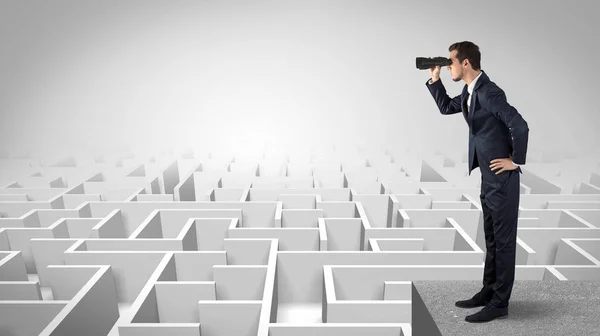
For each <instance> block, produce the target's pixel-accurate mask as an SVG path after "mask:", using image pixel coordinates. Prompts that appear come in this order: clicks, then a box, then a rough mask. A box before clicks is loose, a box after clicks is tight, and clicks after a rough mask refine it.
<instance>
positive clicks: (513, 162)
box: [512, 161, 522, 167]
mask: <svg viewBox="0 0 600 336" xmlns="http://www.w3.org/2000/svg"><path fill="white" fill-rule="evenodd" d="M512 164H514V165H515V166H517V167H518V166H522V165H520V164H516V163H515V162H514V161H513V163H512Z"/></svg>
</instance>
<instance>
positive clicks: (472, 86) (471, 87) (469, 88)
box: [467, 71, 483, 94]
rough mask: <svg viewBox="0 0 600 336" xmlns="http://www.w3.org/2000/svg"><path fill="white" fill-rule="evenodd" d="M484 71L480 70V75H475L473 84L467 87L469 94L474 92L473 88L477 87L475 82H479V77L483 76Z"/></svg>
mask: <svg viewBox="0 0 600 336" xmlns="http://www.w3.org/2000/svg"><path fill="white" fill-rule="evenodd" d="M482 73H483V71H479V75H477V77H475V79H473V81H472V82H471V84H469V86H468V87H467V91H469V94H472V93H473V88H474V87H475V83H477V80H478V79H479V77H481V74H482Z"/></svg>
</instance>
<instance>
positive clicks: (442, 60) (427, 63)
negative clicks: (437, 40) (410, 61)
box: [417, 57, 452, 70]
mask: <svg viewBox="0 0 600 336" xmlns="http://www.w3.org/2000/svg"><path fill="white" fill-rule="evenodd" d="M450 64H452V61H451V60H450V59H449V58H446V57H433V58H429V57H417V69H419V70H427V69H430V68H433V67H436V66H438V65H439V66H448V65H450Z"/></svg>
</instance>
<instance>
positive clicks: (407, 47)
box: [0, 0, 600, 156]
mask: <svg viewBox="0 0 600 336" xmlns="http://www.w3.org/2000/svg"><path fill="white" fill-rule="evenodd" d="M523 3H524V4H523ZM598 6H599V5H598V4H595V1H560V2H559V1H523V2H521V1H514V0H511V1H463V0H449V1H448V0H446V1H440V0H431V1H347V0H344V1H341V0H340V1H295V2H291V1H268V2H266V1H252V2H250V1H181V0H180V1H148V0H146V1H141V0H135V1H117V0H110V1H106V0H104V1H89V0H83V1H82V0H70V1H65V0H58V1H57V0H53V1H22V0H11V1H7V0H2V1H1V2H0V113H1V122H0V132H1V134H0V141H1V147H0V150H5V151H6V150H8V151H10V152H13V151H21V150H31V151H33V152H34V153H45V154H49V153H52V155H54V154H53V153H55V152H56V153H58V152H61V153H62V152H69V151H81V150H88V149H89V150H94V151H96V150H101V151H102V150H112V149H124V148H125V149H128V148H129V149H132V150H136V151H137V150H144V151H150V152H152V151H155V150H160V149H162V148H165V146H173V147H176V148H180V147H192V148H212V147H219V146H220V147H224V148H225V149H239V148H246V149H247V148H248V146H253V145H257V144H258V142H253V139H258V140H274V141H279V140H281V141H282V142H285V143H289V144H293V145H300V146H304V145H305V144H306V143H307V142H308V141H309V140H313V141H316V142H317V143H318V142H320V141H324V140H329V139H335V140H341V141H342V142H352V141H359V142H371V141H378V142H380V143H384V144H387V145H389V146H392V147H393V146H397V145H400V146H403V145H405V144H406V143H407V142H408V143H410V144H411V145H415V146H417V145H418V146H420V147H422V148H440V149H445V148H459V149H461V150H464V151H466V149H467V141H468V134H467V131H468V129H467V125H466V123H465V121H464V119H463V117H462V116H461V115H460V114H458V115H453V116H442V115H441V114H440V113H439V111H438V109H437V107H436V105H435V102H434V101H433V99H432V97H431V95H430V93H429V91H428V90H427V88H426V87H425V81H426V80H427V79H428V78H429V72H428V71H426V70H425V71H422V70H417V69H416V68H415V57H417V56H446V57H447V56H448V55H449V52H448V47H449V45H450V44H452V43H453V42H457V41H463V40H470V41H473V42H475V43H476V44H478V45H479V47H480V50H481V52H482V69H483V70H484V71H486V72H487V73H488V75H489V76H490V78H491V80H492V81H494V82H496V83H497V84H498V85H499V86H500V87H501V88H502V89H503V90H504V91H505V92H506V95H507V98H508V100H509V103H511V105H513V106H515V107H516V108H517V110H518V111H519V112H520V113H521V114H522V115H523V116H524V118H525V119H526V120H527V122H528V123H529V127H530V142H529V151H538V150H545V151H550V152H556V154H557V155H561V153H562V152H563V151H574V152H575V153H579V154H584V155H593V156H598V153H600V150H599V149H598V148H597V147H596V146H597V145H598V144H600V137H599V135H598V133H597V129H598V127H599V125H600V116H599V115H600V111H599V108H598V105H597V99H598V92H599V91H598V90H599V89H598V88H599V87H598V81H597V78H598V64H597V60H598V59H600V53H599V51H600V48H599V45H600V42H599V40H600V39H598V38H597V36H594V35H595V32H596V33H597V32H598V31H600V24H599V22H598V21H599V19H598V17H597V14H596V13H597V12H598V10H597V9H598ZM441 78H442V82H443V83H444V85H445V86H446V88H447V91H448V93H449V94H450V95H451V96H455V95H458V94H460V92H461V90H462V87H463V85H464V82H460V83H454V82H452V80H451V78H450V76H449V73H448V71H447V70H446V69H443V70H442V76H441ZM244 146H246V147H244Z"/></svg>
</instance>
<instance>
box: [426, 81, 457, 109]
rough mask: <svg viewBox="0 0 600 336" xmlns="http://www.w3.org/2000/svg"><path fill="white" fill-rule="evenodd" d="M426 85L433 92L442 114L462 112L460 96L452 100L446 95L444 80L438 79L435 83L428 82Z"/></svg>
mask: <svg viewBox="0 0 600 336" xmlns="http://www.w3.org/2000/svg"><path fill="white" fill-rule="evenodd" d="M425 85H426V86H427V88H428V89H429V92H431V95H432V96H433V99H434V100H435V103H436V104H437V106H438V108H439V110H440V113H441V114H444V115H446V114H455V113H459V112H462V107H461V105H460V95H458V96H456V97H454V98H450V97H449V96H448V94H447V93H446V88H445V87H444V85H443V84H442V80H441V79H438V80H436V81H434V82H432V80H431V79H430V80H428V81H427V82H426V83H425Z"/></svg>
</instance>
